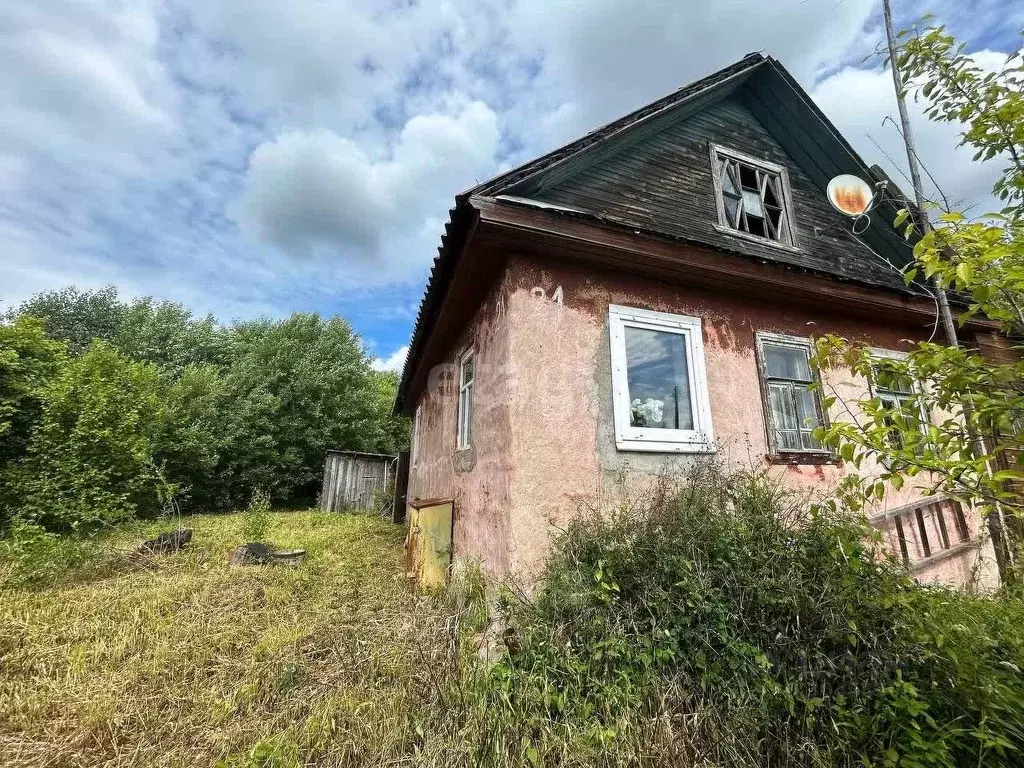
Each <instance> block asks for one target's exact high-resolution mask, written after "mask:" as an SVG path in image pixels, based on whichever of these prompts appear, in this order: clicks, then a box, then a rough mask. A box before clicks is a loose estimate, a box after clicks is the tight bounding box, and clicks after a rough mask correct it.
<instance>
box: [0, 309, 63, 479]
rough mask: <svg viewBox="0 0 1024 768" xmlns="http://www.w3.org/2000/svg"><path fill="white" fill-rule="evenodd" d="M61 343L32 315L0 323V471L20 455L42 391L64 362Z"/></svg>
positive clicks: (38, 405)
mask: <svg viewBox="0 0 1024 768" xmlns="http://www.w3.org/2000/svg"><path fill="white" fill-rule="evenodd" d="M65 358H66V354H65V348H64V345H63V344H60V343H59V342H56V341H53V340H52V339H50V338H48V337H47V335H46V333H45V330H44V328H43V323H42V321H40V320H37V319H35V318H32V317H23V318H19V319H18V320H17V321H15V322H14V323H10V324H6V325H0V472H2V471H3V468H4V466H5V465H6V464H7V463H9V462H10V461H12V460H13V459H16V458H18V457H20V456H21V455H22V454H24V452H25V448H26V447H27V446H28V440H29V436H30V435H31V433H32V428H33V427H34V426H35V423H36V421H37V420H38V418H39V414H40V412H41V410H42V392H43V389H44V388H45V386H46V384H47V383H48V382H49V381H50V379H51V378H52V377H53V376H54V375H55V374H56V373H57V371H58V370H60V368H61V366H62V365H63V364H64V363H65Z"/></svg>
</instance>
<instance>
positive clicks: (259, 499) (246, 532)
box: [242, 488, 272, 543]
mask: <svg viewBox="0 0 1024 768" xmlns="http://www.w3.org/2000/svg"><path fill="white" fill-rule="evenodd" d="M271 522H272V518H271V515H270V494H269V493H267V492H266V491H265V490H263V489H262V488H257V489H256V490H254V491H253V492H252V498H251V499H249V505H248V506H247V507H246V508H245V512H244V513H243V514H242V538H243V539H245V540H246V541H247V542H263V543H265V542H266V540H267V534H268V533H270V524H271Z"/></svg>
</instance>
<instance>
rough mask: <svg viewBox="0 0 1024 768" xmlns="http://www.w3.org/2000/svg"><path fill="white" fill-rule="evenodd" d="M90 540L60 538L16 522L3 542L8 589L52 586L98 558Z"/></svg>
mask: <svg viewBox="0 0 1024 768" xmlns="http://www.w3.org/2000/svg"><path fill="white" fill-rule="evenodd" d="M97 551H98V549H97V546H96V543H95V542H94V541H91V540H89V539H83V538H77V537H69V536H58V535H57V534H55V533H51V532H50V531H47V530H46V529H45V528H43V527H42V526H39V525H36V524H34V523H26V522H23V521H20V520H15V521H14V522H13V523H12V524H11V526H10V529H9V530H8V531H7V535H6V536H5V537H4V538H2V539H0V562H2V563H3V564H4V566H5V568H6V571H7V573H6V574H5V576H6V578H5V579H4V582H6V584H7V585H9V586H35V585H49V584H52V583H53V582H55V581H56V580H57V579H58V578H59V577H61V576H63V575H64V574H66V573H70V572H72V571H74V570H75V569H76V568H78V567H80V566H81V565H82V564H84V563H86V562H88V561H90V560H92V559H93V558H95V557H96V555H97Z"/></svg>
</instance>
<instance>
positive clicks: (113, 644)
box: [0, 511, 444, 767]
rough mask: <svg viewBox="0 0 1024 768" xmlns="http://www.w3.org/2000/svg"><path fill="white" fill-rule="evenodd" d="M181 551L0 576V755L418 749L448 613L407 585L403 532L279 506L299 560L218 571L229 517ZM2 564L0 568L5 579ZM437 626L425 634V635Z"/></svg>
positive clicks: (212, 760)
mask: <svg viewBox="0 0 1024 768" xmlns="http://www.w3.org/2000/svg"><path fill="white" fill-rule="evenodd" d="M184 524H185V525H186V527H190V528H192V529H194V531H195V536H194V538H193V540H192V545H191V547H190V548H189V549H188V550H187V551H184V552H180V553H177V554H174V555H170V556H165V557H154V558H152V559H148V560H146V561H145V562H141V563H140V562H134V561H133V560H132V558H131V557H130V556H129V555H128V554H127V553H128V552H129V551H130V550H131V549H133V548H134V547H136V546H137V545H138V543H139V542H140V541H142V540H143V539H144V538H148V537H149V536H151V535H153V534H154V533H156V532H157V531H159V530H161V529H163V530H166V529H167V528H168V526H167V524H166V523H164V524H163V525H160V524H146V525H138V526H135V527H132V528H131V529H126V530H122V531H120V532H119V533H118V534H117V535H116V536H114V537H112V538H111V539H110V540H109V541H108V542H106V544H105V547H104V549H105V551H106V552H107V554H106V555H104V557H103V558H102V561H101V562H100V563H99V564H97V563H95V562H94V563H93V564H92V565H91V566H89V567H86V568H83V569H80V570H79V571H77V572H75V573H72V574H71V575H69V576H67V577H65V578H64V579H63V580H62V581H61V582H59V583H58V584H56V585H52V586H48V587H45V588H39V587H36V588H26V587H12V586H6V587H0V765H3V766H5V767H10V766H21V765H24V766H128V765H161V766H293V765H360V766H362V765H385V764H390V765H393V764H395V763H397V762H401V761H402V760H403V757H404V756H407V755H412V754H413V753H414V752H415V749H416V746H415V743H414V742H415V741H416V740H417V739H418V738H419V736H418V735H417V725H416V723H415V722H414V721H413V715H412V714H411V713H412V712H415V711H416V710H417V706H418V705H419V704H422V701H421V700H420V699H421V698H422V697H424V696H429V695H430V693H429V692H428V691H429V689H430V687H431V686H430V685H429V682H430V680H429V678H430V669H429V668H430V666H431V665H432V664H434V661H432V658H433V657H432V656H431V654H432V653H433V651H430V650H429V649H430V648H436V647H438V646H439V645H440V646H443V645H444V644H443V643H436V642H434V640H436V639H437V638H438V637H441V636H443V620H442V619H443V617H438V616H436V615H434V609H433V608H432V607H431V606H432V603H431V602H430V601H428V600H426V599H424V598H417V597H416V596H415V595H413V594H412V593H411V592H410V590H409V588H408V587H407V585H406V583H405V579H404V573H403V571H404V568H403V565H402V537H403V529H402V528H401V527H400V526H394V525H391V524H389V523H386V522H382V521H381V520H378V519H375V518H371V517H365V516H358V515H330V514H325V513H322V512H317V511H312V512H276V513H274V514H273V524H272V527H271V529H270V534H269V539H270V540H271V541H273V543H274V544H275V545H277V546H279V547H303V548H305V549H307V550H308V553H309V556H308V559H307V561H306V562H305V564H304V565H302V566H301V567H299V568H294V569H293V568H287V567H239V568H229V567H228V565H227V558H228V555H229V553H230V552H231V550H232V549H233V548H234V547H235V546H236V545H237V544H239V543H242V541H243V539H242V536H241V533H240V530H241V516H240V515H222V516H212V515H211V516H196V517H191V518H188V519H186V520H185V522H184ZM0 576H2V573H0ZM434 633H437V634H434Z"/></svg>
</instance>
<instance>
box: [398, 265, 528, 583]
mask: <svg viewBox="0 0 1024 768" xmlns="http://www.w3.org/2000/svg"><path fill="white" fill-rule="evenodd" d="M506 293H507V286H506V283H505V281H504V280H503V281H501V282H499V283H498V285H497V286H495V288H494V289H493V290H492V291H491V293H490V294H489V295H488V297H487V299H486V300H485V301H484V303H483V305H482V306H481V307H480V308H479V310H478V311H477V313H476V316H475V317H474V319H473V322H472V323H471V324H470V325H469V327H467V328H466V330H465V332H464V333H463V335H462V338H461V339H460V340H459V342H458V343H457V344H456V345H455V347H454V348H453V349H452V350H451V351H450V353H449V354H448V356H447V358H446V359H445V361H444V362H443V363H441V364H440V365H438V366H435V367H434V369H433V370H432V371H431V372H430V377H429V380H428V384H427V387H426V391H425V392H424V393H423V394H422V396H421V397H420V399H419V402H418V406H419V409H420V416H419V419H420V426H419V440H418V448H417V451H416V453H417V455H416V459H415V463H414V464H413V465H412V466H411V467H410V469H409V490H408V497H409V499H410V500H417V499H453V500H454V501H455V524H454V535H453V541H452V553H453V557H455V558H467V557H472V558H476V559H479V560H480V561H481V562H482V564H483V566H484V567H485V568H487V569H488V570H489V571H491V572H493V573H506V572H507V571H508V569H509V556H508V547H507V542H508V527H509V517H510V512H511V477H512V467H513V456H512V453H511V452H510V450H509V444H510V442H511V438H510V434H511V426H510V421H509V403H510V402H511V400H512V398H511V394H510V388H509V383H508V381H509V375H508V368H509V339H510V337H511V333H510V325H509V321H508V317H507V314H506V313H505V311H504V308H503V301H504V296H505V294H506ZM470 346H472V347H473V349H474V350H475V358H476V378H475V381H474V385H473V386H474V394H473V397H474V405H473V441H472V443H473V445H472V447H471V448H470V449H469V450H464V451H457V450H456V428H457V427H456V420H457V403H458V389H459V388H458V376H459V373H458V363H457V361H458V360H459V359H460V358H461V356H462V353H463V352H464V351H465V350H466V349H468V348H469V347H470Z"/></svg>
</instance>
